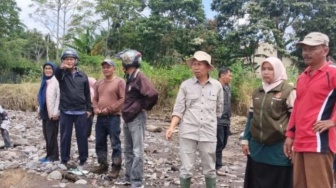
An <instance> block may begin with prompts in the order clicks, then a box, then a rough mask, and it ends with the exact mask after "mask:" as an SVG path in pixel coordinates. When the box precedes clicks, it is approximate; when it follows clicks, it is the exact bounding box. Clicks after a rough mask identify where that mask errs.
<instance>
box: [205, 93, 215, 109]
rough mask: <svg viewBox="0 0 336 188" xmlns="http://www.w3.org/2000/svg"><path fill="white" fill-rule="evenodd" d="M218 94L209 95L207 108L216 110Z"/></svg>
mask: <svg viewBox="0 0 336 188" xmlns="http://www.w3.org/2000/svg"><path fill="white" fill-rule="evenodd" d="M216 104H217V96H216V95H209V96H207V104H206V105H205V106H206V108H207V109H211V110H216Z"/></svg>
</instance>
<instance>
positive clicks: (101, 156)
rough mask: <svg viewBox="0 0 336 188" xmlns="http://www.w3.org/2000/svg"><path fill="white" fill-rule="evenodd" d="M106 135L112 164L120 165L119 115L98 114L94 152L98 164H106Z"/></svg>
mask: <svg viewBox="0 0 336 188" xmlns="http://www.w3.org/2000/svg"><path fill="white" fill-rule="evenodd" d="M107 136H109V137H110V141H111V149H112V166H116V167H121V142H120V116H119V115H109V116H98V117H97V123H96V153H97V158H98V163H99V164H104V165H106V164H107Z"/></svg>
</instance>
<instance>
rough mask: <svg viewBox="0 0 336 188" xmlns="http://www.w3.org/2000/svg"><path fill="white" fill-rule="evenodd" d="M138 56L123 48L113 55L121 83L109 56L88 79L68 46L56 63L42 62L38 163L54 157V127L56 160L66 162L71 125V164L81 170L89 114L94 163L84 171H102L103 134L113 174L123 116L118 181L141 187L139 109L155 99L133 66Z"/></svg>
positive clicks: (115, 173) (141, 112)
mask: <svg viewBox="0 0 336 188" xmlns="http://www.w3.org/2000/svg"><path fill="white" fill-rule="evenodd" d="M141 56H142V55H141V53H139V52H138V51H136V50H125V51H122V52H120V53H118V54H117V55H116V57H117V58H120V59H121V61H122V66H123V70H124V72H125V78H126V82H125V81H124V79H122V78H120V77H117V76H116V75H115V74H114V72H115V68H116V64H115V63H114V62H113V61H112V60H111V59H105V60H103V61H102V62H101V67H102V73H103V74H104V78H103V79H101V80H98V81H96V80H94V79H93V78H89V77H88V76H87V75H86V74H85V73H84V72H82V71H81V70H79V68H78V66H77V65H78V63H79V56H78V54H77V52H76V51H75V50H74V49H71V48H67V49H64V50H63V52H62V54H61V64H60V65H59V66H58V67H56V66H55V65H54V63H52V62H47V63H45V64H44V65H43V75H42V82H41V87H40V90H39V93H38V102H39V117H40V118H41V119H42V125H43V126H42V127H43V135H44V138H45V141H46V152H47V153H46V156H45V157H44V158H42V159H41V162H43V163H45V162H52V161H58V160H59V149H58V148H59V147H58V141H57V138H58V131H59V130H60V139H61V140H60V154H61V155H60V160H61V163H62V164H64V165H68V162H69V160H70V151H71V136H72V130H73V126H75V131H76V140H77V146H78V154H79V157H78V161H79V163H78V167H77V169H79V170H83V169H86V161H87V158H88V138H89V137H90V135H91V126H92V122H93V121H92V119H93V115H96V116H97V122H96V125H95V126H96V131H95V134H96V135H95V137H96V139H95V141H96V143H95V144H96V147H95V148H96V154H97V159H98V163H99V166H97V167H94V168H92V169H90V170H91V171H92V172H95V173H103V172H107V171H108V167H109V165H108V164H109V163H108V160H107V151H108V148H107V145H108V144H107V139H108V137H109V138H110V141H111V149H112V155H111V158H112V165H111V168H112V169H111V173H110V175H111V177H113V178H117V177H118V175H119V171H120V169H121V164H122V157H121V154H122V148H121V141H120V132H121V126H120V124H121V117H122V118H123V120H124V121H125V123H124V126H123V132H124V135H125V139H124V142H125V147H124V148H123V150H124V151H123V152H124V153H125V157H124V158H125V167H126V173H125V177H124V178H121V180H120V181H119V182H118V183H119V184H123V185H131V186H132V187H134V188H135V187H143V182H142V181H143V180H142V179H143V152H144V148H143V144H144V130H145V123H146V112H145V110H150V109H152V108H153V106H154V105H155V104H156V103H157V100H158V92H157V91H156V89H155V88H154V86H153V84H152V83H151V82H150V81H149V79H148V78H147V77H146V76H145V75H144V74H143V73H142V72H141V71H140V69H139V68H140V63H141ZM90 85H91V90H90Z"/></svg>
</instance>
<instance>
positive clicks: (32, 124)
mask: <svg viewBox="0 0 336 188" xmlns="http://www.w3.org/2000/svg"><path fill="white" fill-rule="evenodd" d="M8 114H9V117H10V119H11V128H10V137H11V140H12V142H13V143H14V144H15V147H14V148H10V149H7V150H3V149H2V150H0V182H1V183H0V184H1V187H3V188H16V187H17V188H19V187H25V188H45V187H55V188H57V187H68V188H77V187H84V188H85V187H99V188H104V187H108V188H118V187H120V188H121V187H123V186H116V185H114V184H113V181H114V180H113V179H111V178H110V177H109V175H108V173H107V174H101V175H98V174H93V173H90V172H89V173H84V174H78V175H75V174H73V173H71V172H69V169H67V167H65V166H64V165H62V164H60V163H59V162H53V163H46V164H42V163H41V162H40V161H39V159H40V158H42V157H43V156H45V142H44V139H43V134H42V125H41V121H39V120H38V119H37V114H36V112H21V111H8ZM245 120H246V118H245V117H238V116H236V117H233V119H232V126H231V131H232V133H233V134H232V136H231V137H230V138H229V142H228V145H227V147H226V149H225V150H224V151H223V163H224V165H225V166H224V168H225V169H226V171H227V176H218V177H217V187H230V188H239V187H242V185H243V176H244V170H245V162H246V157H245V156H244V155H243V154H242V152H241V150H240V146H239V133H240V132H241V131H242V130H243V127H244V125H245ZM147 123H148V127H149V129H150V131H149V130H148V131H146V138H145V161H144V163H145V166H144V168H145V169H144V173H145V174H144V179H145V187H148V188H149V187H171V188H173V187H179V178H178V177H179V167H180V159H179V155H178V137H177V133H176V135H174V139H173V140H172V141H166V140H165V139H164V134H165V131H166V129H167V128H168V126H169V122H168V121H165V120H164V119H161V118H158V117H150V118H149V120H148V122H147ZM93 127H94V126H93ZM152 128H154V129H155V130H152ZM160 130H162V131H161V132H160ZM74 132H75V131H74ZM93 134H94V128H93ZM122 134H123V133H122ZM122 134H121V137H122V139H123V135H122ZM72 138H73V140H72V146H71V160H70V162H71V163H73V164H74V166H75V165H76V164H77V163H78V161H76V159H77V157H78V154H77V151H78V150H77V144H76V140H75V136H74V135H73V136H72ZM0 146H3V140H2V138H0ZM94 148H95V144H94V140H91V141H90V142H89V159H88V161H87V162H88V163H87V168H90V167H93V166H96V165H98V163H97V159H96V154H95V149H94ZM196 163H197V166H196V167H195V169H194V177H193V180H192V181H193V184H192V187H193V188H197V187H205V185H204V183H205V182H204V177H203V176H202V169H201V167H200V158H199V157H198V158H197V160H196ZM123 173H124V169H123V170H122V171H121V173H120V176H122V175H123Z"/></svg>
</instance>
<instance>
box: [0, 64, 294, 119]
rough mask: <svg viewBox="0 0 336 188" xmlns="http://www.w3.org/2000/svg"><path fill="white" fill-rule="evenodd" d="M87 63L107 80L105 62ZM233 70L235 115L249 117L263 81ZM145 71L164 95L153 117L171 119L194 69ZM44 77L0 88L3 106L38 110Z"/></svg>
mask: <svg viewBox="0 0 336 188" xmlns="http://www.w3.org/2000/svg"><path fill="white" fill-rule="evenodd" d="M88 58H89V57H88ZM85 59H86V57H84V58H83V59H82V60H81V63H80V64H79V69H81V70H83V71H84V72H86V73H87V74H88V75H89V76H92V77H94V78H96V79H102V78H104V76H103V74H102V71H101V65H100V63H101V61H102V60H103V58H102V57H100V58H97V57H96V58H92V59H91V60H90V61H91V63H88V62H83V61H84V60H85ZM115 63H116V65H117V66H116V72H115V74H116V75H118V76H119V77H122V78H123V77H124V72H123V70H122V65H121V62H120V61H115ZM230 68H231V70H232V75H233V79H232V83H231V89H232V112H233V114H236V115H246V113H247V110H248V108H249V105H250V101H251V94H252V92H253V90H254V89H255V88H257V87H258V86H260V85H261V79H260V78H258V76H256V75H255V74H254V73H253V72H252V71H247V70H246V68H245V67H244V65H243V64H242V63H240V62H236V63H234V64H232V65H231V66H230ZM141 70H142V71H143V72H144V74H145V75H147V76H148V77H149V78H150V79H151V80H152V82H153V83H154V85H155V87H156V89H157V90H158V92H159V93H160V95H159V101H158V104H157V105H156V106H155V107H154V109H153V110H152V113H155V114H163V115H169V116H170V113H171V112H172V108H173V104H174V102H175V97H176V94H177V91H178V89H179V86H180V84H181V83H182V82H183V81H184V80H186V79H188V78H190V77H192V76H193V74H192V71H191V69H190V68H188V67H187V66H186V65H185V64H175V65H173V66H171V67H166V68H154V67H152V66H150V65H149V64H148V63H147V62H142V66H141ZM41 74H42V69H40V71H38V72H36V71H35V72H32V73H29V74H28V75H26V77H27V78H26V80H35V82H36V83H34V84H31V83H23V84H13V85H11V84H3V85H0V93H1V95H0V102H1V104H2V105H4V107H5V108H10V109H15V110H35V109H36V106H37V102H36V96H37V91H38V89H39V83H40V78H41ZM33 75H34V76H33ZM211 75H212V77H213V78H215V79H217V70H215V71H213V72H211ZM288 77H289V78H290V81H291V82H295V79H296V77H297V69H296V68H293V67H291V68H290V69H289V70H288ZM33 78H34V79H33Z"/></svg>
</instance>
